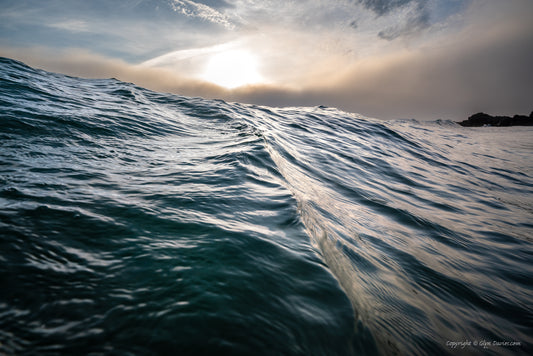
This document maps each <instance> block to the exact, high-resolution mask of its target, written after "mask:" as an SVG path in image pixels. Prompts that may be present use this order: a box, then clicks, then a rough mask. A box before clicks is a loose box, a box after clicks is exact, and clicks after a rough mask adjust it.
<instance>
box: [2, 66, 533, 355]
mask: <svg viewBox="0 0 533 356" xmlns="http://www.w3.org/2000/svg"><path fill="white" fill-rule="evenodd" d="M0 80H1V81H0V110H1V111H0V144H1V150H0V174H1V176H0V281H1V292H0V353H6V354H72V355H74V354H89V353H93V354H120V355H123V354H136V355H137V354H154V353H159V354H211V355H217V354H233V355H239V354H243V355H246V354H252V355H358V354H363V355H372V354H376V353H381V354H387V355H388V354H428V355H435V354H448V353H449V354H457V353H465V354H472V353H479V354H481V353H484V354H487V353H488V354H528V353H529V352H531V350H532V345H533V337H532V335H533V332H532V331H533V312H532V308H531V306H532V305H533V287H532V283H531V275H532V272H533V267H532V261H533V248H532V232H533V198H532V197H533V159H532V153H533V144H532V142H533V130H532V129H531V128H522V127H515V128H479V129H467V128H462V127H459V126H458V125H455V124H453V123H451V122H432V123H421V122H416V121H407V120H406V121H379V120H373V119H367V118H364V117H361V116H358V115H352V114H347V113H344V112H340V111H338V110H334V109H329V108H322V107H319V108H290V109H274V108H266V107H256V106H249V105H240V104H230V103H225V102H222V101H210V100H203V99H194V98H185V97H180V96H175V95H169V94H161V93H155V92H151V91H148V90H145V89H142V88H139V87H136V86H134V85H133V84H128V83H123V82H120V81H117V80H113V79H108V80H81V79H77V78H71V77H66V76H62V75H57V74H51V73H47V72H44V71H40V70H34V69H32V68H29V67H26V66H24V65H23V64H21V63H19V62H14V61H11V60H8V59H2V60H1V62H0ZM451 341H478V342H479V341H486V342H492V341H512V342H519V343H520V346H498V345H492V344H491V345H489V346H485V347H486V348H483V347H481V346H476V347H474V346H467V347H465V348H464V349H453V348H452V347H451V346H450V343H449V342H451Z"/></svg>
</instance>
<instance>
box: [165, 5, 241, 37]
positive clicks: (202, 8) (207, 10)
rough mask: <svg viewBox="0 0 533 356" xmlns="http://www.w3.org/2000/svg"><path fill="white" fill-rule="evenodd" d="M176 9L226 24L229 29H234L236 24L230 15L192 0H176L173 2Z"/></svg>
mask: <svg viewBox="0 0 533 356" xmlns="http://www.w3.org/2000/svg"><path fill="white" fill-rule="evenodd" d="M172 7H173V9H174V11H177V12H180V13H181V14H183V15H185V16H188V17H197V18H200V19H202V20H206V21H209V22H212V23H215V24H219V25H222V26H224V27H225V28H227V29H230V30H232V29H234V28H235V25H234V24H233V23H232V22H231V21H230V19H229V17H228V16H226V15H224V14H222V13H220V12H219V11H217V10H215V9H213V8H212V7H209V6H207V5H205V4H201V3H196V2H194V1H190V0H174V1H173V2H172Z"/></svg>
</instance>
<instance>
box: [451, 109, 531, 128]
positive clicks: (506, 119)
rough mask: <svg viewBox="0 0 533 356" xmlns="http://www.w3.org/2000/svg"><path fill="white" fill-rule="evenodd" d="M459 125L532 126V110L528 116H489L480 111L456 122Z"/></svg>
mask: <svg viewBox="0 0 533 356" xmlns="http://www.w3.org/2000/svg"><path fill="white" fill-rule="evenodd" d="M458 124H459V125H461V126H468V127H479V126H533V112H531V114H530V115H529V116H525V115H515V116H513V117H510V116H491V115H488V114H485V113H482V112H479V113H477V114H474V115H472V116H470V117H469V118H468V119H467V120H464V121H461V122H458Z"/></svg>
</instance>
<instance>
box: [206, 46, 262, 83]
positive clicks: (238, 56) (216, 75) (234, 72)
mask: <svg viewBox="0 0 533 356" xmlns="http://www.w3.org/2000/svg"><path fill="white" fill-rule="evenodd" d="M202 77H203V79H205V80H207V81H209V82H211V83H214V84H217V85H220V86H223V87H225V88H228V89H233V88H237V87H240V86H243V85H247V84H256V83H260V82H262V81H263V78H262V77H261V75H260V74H259V72H258V70H257V59H256V58H255V56H253V55H252V54H251V53H250V52H248V51H244V50H229V51H224V52H219V53H216V54H214V55H213V56H212V57H211V59H210V60H209V61H208V63H207V67H206V70H205V72H204V74H203V75H202Z"/></svg>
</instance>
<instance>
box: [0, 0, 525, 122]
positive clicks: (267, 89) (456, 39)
mask: <svg viewBox="0 0 533 356" xmlns="http://www.w3.org/2000/svg"><path fill="white" fill-rule="evenodd" d="M509 1H511V2H512V4H511V5H512V6H510V5H509V4H510V3H508V2H506V3H505V4H499V5H498V2H496V1H493V2H490V1H489V2H488V3H487V4H486V5H483V4H484V3H485V2H484V1H480V2H475V3H473V5H472V6H471V7H470V8H469V9H468V10H467V11H466V12H465V13H464V17H463V18H462V20H461V21H463V22H464V23H465V24H466V25H464V26H463V27H458V26H449V28H446V29H443V30H441V31H437V32H434V33H431V35H432V36H428V38H427V40H426V41H418V42H416V43H415V42H413V43H415V44H416V46H414V45H412V46H407V47H406V46H403V45H402V43H401V41H397V42H388V45H387V46H385V47H379V46H378V47H377V49H376V50H375V51H371V52H369V53H368V54H365V55H355V56H354V55H350V54H348V55H347V54H345V53H343V52H342V51H341V50H339V48H342V46H341V47H339V48H337V47H335V46H333V45H332V44H331V41H330V39H329V38H328V37H322V36H317V35H315V34H311V35H309V36H307V35H304V34H300V35H298V33H293V32H287V31H281V30H279V31H280V32H279V33H278V34H277V35H276V36H273V37H270V38H269V39H267V38H264V39H263V40H262V38H263V37H261V36H256V37H251V38H250V39H249V40H248V41H243V42H242V43H240V44H239V45H241V44H242V45H245V46H249V48H248V49H249V50H251V51H256V52H254V53H255V54H257V55H258V56H260V57H262V58H264V61H265V63H267V64H268V65H269V66H270V67H269V68H270V69H269V72H268V75H279V78H280V79H284V80H280V81H273V83H283V84H270V85H254V86H247V87H243V88H237V89H235V90H226V89H223V88H221V87H218V86H216V85H213V84H209V83H206V82H202V81H201V80H195V79H193V78H190V77H187V75H188V74H190V72H191V71H189V68H188V67H186V66H174V67H173V66H172V63H173V61H174V62H175V58H172V56H177V57H176V58H178V59H179V60H181V61H183V60H185V59H187V58H193V59H194V58H195V56H202V55H209V53H211V52H212V51H213V50H215V49H216V48H208V47H206V48H204V49H202V48H199V49H197V50H191V51H189V52H187V51H185V52H183V51H178V52H176V53H174V54H169V55H168V56H161V57H159V58H157V59H156V60H154V61H153V62H152V63H150V62H149V63H147V64H146V65H132V64H129V63H126V62H124V61H121V60H117V59H109V58H106V57H103V56H98V55H95V54H91V53H89V52H87V51H85V52H82V51H73V50H69V51H63V52H59V53H58V52H52V51H50V50H45V49H32V50H29V49H13V48H11V49H8V48H3V49H0V55H3V56H7V57H11V58H14V59H18V60H22V61H24V62H26V63H28V64H29V65H32V66H35V67H39V68H44V69H47V70H51V71H57V72H62V73H66V74H70V75H76V76H81V77H93V78H94V77H99V78H102V77H116V78H118V79H120V80H123V81H127V82H134V83H136V84H138V85H140V86H143V87H147V88H150V89H154V90H158V91H164V92H174V93H177V94H181V95H188V96H203V97H207V98H220V99H224V100H229V101H239V102H244V103H253V104H261V105H270V106H302V105H303V106H315V105H326V106H332V107H338V108H340V109H343V110H346V111H350V112H358V113H361V114H363V115H367V116H373V117H379V118H398V117H411V118H417V119H423V120H424V119H438V118H444V119H453V120H462V119H464V118H466V116H468V115H469V114H472V113H473V112H477V111H486V112H489V113H491V114H514V113H524V114H528V113H529V112H531V110H533V107H532V106H531V105H533V104H532V103H531V83H533V71H532V70H531V63H533V24H532V23H531V21H530V16H529V14H531V11H532V10H533V4H532V3H531V2H530V1H529V0H527V1H526V0H509ZM261 41H264V42H261ZM373 43H378V42H376V41H373ZM371 44H372V42H370V43H368V44H365V45H362V44H361V43H360V45H361V46H363V47H365V46H367V45H371ZM326 45H328V46H332V48H333V49H332V50H330V51H328V50H327V47H324V46H326ZM222 49H223V48H222ZM217 50H218V49H217ZM269 51H270V52H269ZM283 55H285V56H287V57H284V56H283ZM194 60H195V61H196V59H194ZM148 64H152V67H148ZM163 64H165V67H164V68H161V67H157V66H163ZM265 69H268V68H265ZM263 74H267V73H263Z"/></svg>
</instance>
